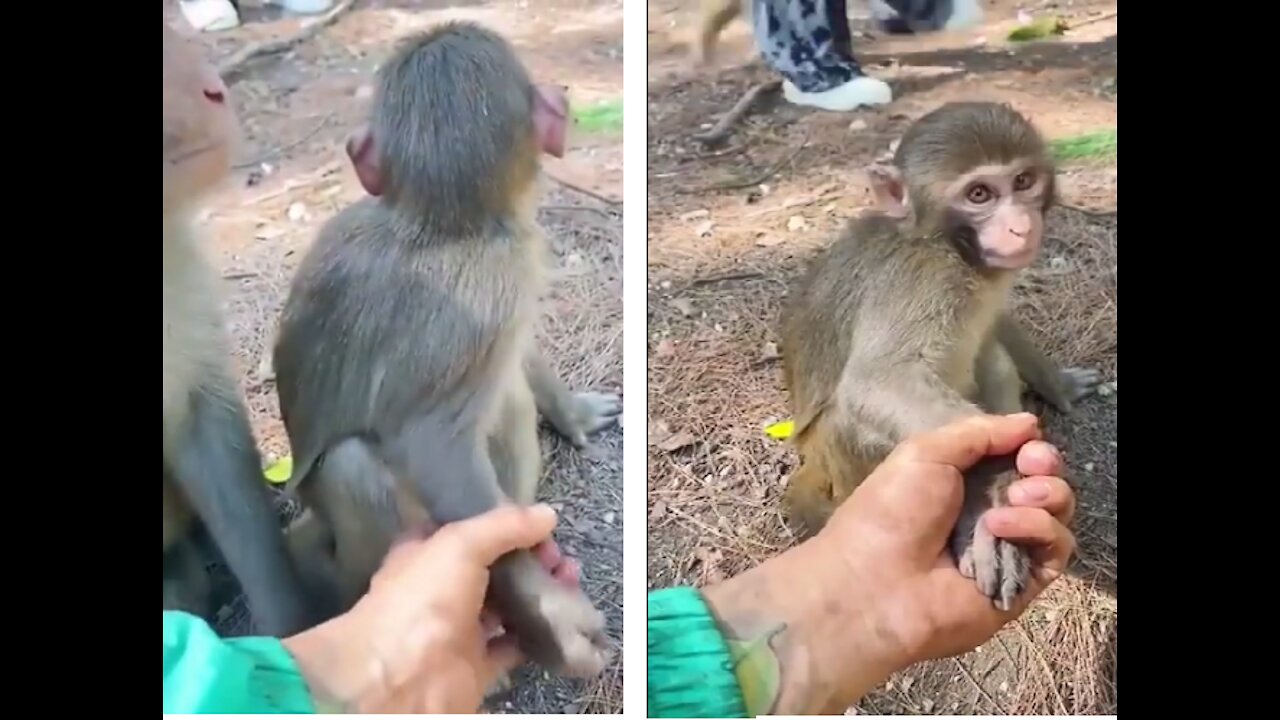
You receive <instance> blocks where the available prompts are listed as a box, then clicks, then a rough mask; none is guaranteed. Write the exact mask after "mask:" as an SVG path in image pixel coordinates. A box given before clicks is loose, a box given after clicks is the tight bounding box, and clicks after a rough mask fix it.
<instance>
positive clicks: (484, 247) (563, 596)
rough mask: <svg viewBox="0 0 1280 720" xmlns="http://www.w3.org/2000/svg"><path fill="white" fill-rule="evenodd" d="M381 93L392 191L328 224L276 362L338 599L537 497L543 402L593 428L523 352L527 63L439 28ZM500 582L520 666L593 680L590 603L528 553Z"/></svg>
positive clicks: (409, 54)
mask: <svg viewBox="0 0 1280 720" xmlns="http://www.w3.org/2000/svg"><path fill="white" fill-rule="evenodd" d="M379 82H380V86H379V90H378V93H377V97H378V107H377V108H376V109H375V111H374V123H373V135H374V141H375V143H376V144H377V147H378V148H379V151H380V154H379V157H380V165H381V166H382V168H383V170H384V172H385V175H384V179H385V182H386V191H385V194H384V195H383V196H382V197H380V198H365V199H363V200H361V201H359V202H357V203H355V204H354V205H351V206H349V207H348V208H346V209H345V210H343V211H342V212H340V213H339V214H338V215H337V216H335V217H334V218H333V219H332V220H330V221H329V222H328V223H326V224H325V226H324V227H323V228H322V229H321V231H320V233H319V235H318V236H317V238H316V240H315V243H314V245H313V246H312V247H311V249H310V250H309V252H308V253H307V255H306V257H305V258H304V259H303V262H302V264H301V266H300V267H299V269H298V272H297V275H296V276H295V278H294V282H293V286H292V288H291V291H290V294H289V298H288V300H287V301H286V305H285V309H284V314H283V317H282V319H281V324H280V332H279V335H278V338H277V342H276V346H275V353H274V367H275V371H276V375H277V382H278V388H279V396H280V408H281V415H282V418H283V420H284V423H285V427H286V429H287V431H288V433H289V439H290V443H291V445H292V448H293V453H294V478H295V481H294V483H295V486H296V487H297V488H298V490H299V492H300V493H301V494H302V496H303V498H304V499H305V500H306V502H307V504H308V505H309V506H311V507H312V509H313V510H314V511H315V514H316V516H317V518H319V519H321V520H322V521H323V522H325V523H326V524H327V525H328V526H329V530H330V531H331V532H332V535H333V543H334V549H333V553H334V559H335V561H336V565H337V572H338V574H339V576H340V578H341V588H340V590H339V591H340V593H341V594H342V596H343V602H344V603H345V604H347V605H349V604H350V603H351V602H353V601H354V599H355V598H357V597H358V596H359V595H360V594H361V593H362V592H363V591H364V590H365V588H366V587H367V584H368V581H369V579H370V577H371V576H372V574H373V572H374V571H375V570H376V569H377V567H378V564H379V563H380V561H381V559H382V557H383V556H384V555H385V553H386V551H387V550H388V549H389V546H390V543H391V541H392V540H393V539H394V537H395V536H396V535H397V534H398V533H399V532H401V531H403V530H405V529H407V528H408V527H409V526H410V525H412V524H414V523H415V522H416V521H417V519H421V518H422V517H424V516H429V518H430V520H431V521H433V522H434V523H437V524H444V523H449V522H453V521H458V520H463V519H466V518H470V517H473V516H475V515H477V514H480V513H483V512H485V511H487V510H490V509H492V508H494V507H496V506H497V505H498V504H500V503H503V502H507V501H515V502H518V503H521V504H529V503H532V502H533V501H534V499H535V496H536V489H537V482H538V479H539V477H540V475H541V457H540V451H539V448H538V442H537V410H538V407H546V408H548V410H549V412H550V413H551V414H550V415H549V417H551V418H552V421H553V424H555V425H556V426H557V428H558V429H560V430H561V431H562V432H565V433H566V435H568V436H570V437H573V436H575V435H576V436H578V437H584V434H583V428H584V427H585V426H587V425H590V426H591V427H592V429H595V426H596V425H598V423H597V422H596V416H595V415H589V416H585V417H580V418H579V417H576V416H574V415H573V410H574V409H575V408H576V407H580V400H579V399H575V398H574V397H573V396H572V395H571V394H569V393H568V391H567V389H566V388H564V386H563V384H561V383H559V380H558V379H557V378H554V375H550V376H549V378H550V379H548V376H547V375H546V374H545V373H544V370H545V368H546V365H545V361H544V360H542V359H541V357H540V356H538V355H537V351H536V350H535V349H534V347H533V344H532V342H533V328H534V324H535V321H536V320H537V309H538V300H539V299H540V297H541V295H542V293H543V290H544V272H545V268H544V266H545V264H546V261H547V251H546V248H545V245H544V240H543V237H542V233H541V230H540V229H539V228H538V226H537V225H536V223H535V222H534V219H533V208H534V200H535V195H534V192H535V190H536V185H535V183H534V180H535V177H536V171H537V164H536V163H537V148H536V145H535V143H534V142H533V136H532V133H533V126H532V124H531V122H530V121H529V118H530V110H531V107H532V86H531V85H530V84H529V80H528V77H527V75H526V74H525V73H524V70H523V68H522V67H520V65H519V61H518V60H517V59H516V58H515V56H514V54H513V53H512V52H511V50H510V47H509V46H508V45H507V44H506V42H505V41H504V40H502V39H501V38H500V37H498V36H497V35H494V34H493V33H491V32H489V31H487V30H484V29H482V28H480V27H478V26H475V25H473V24H470V23H450V24H446V25H443V26H441V27H439V28H437V29H435V30H433V31H431V32H429V33H427V34H425V35H423V36H420V37H416V38H413V39H411V40H410V41H408V42H407V43H406V44H405V45H403V46H402V47H401V48H400V49H399V50H398V51H397V54H396V56H395V57H394V58H393V59H392V60H391V61H389V62H388V64H387V66H386V67H385V68H384V70H383V72H382V73H381V74H380V77H379ZM519 98H525V100H519ZM526 368H529V369H528V370H526ZM551 381H554V382H551ZM557 412H558V414H557ZM615 414H616V413H615ZM557 418H559V419H560V420H561V421H562V422H557ZM575 420H576V422H577V424H576V425H575V424H574V422H575ZM491 577H492V591H493V592H492V596H493V600H494V602H495V604H496V605H497V606H498V609H499V610H500V612H501V613H502V614H503V616H504V617H505V618H506V619H507V620H508V622H510V623H511V624H512V626H513V627H514V628H515V629H516V632H517V635H518V636H519V638H520V640H521V643H522V647H523V648H524V650H525V652H526V654H527V655H528V656H530V657H531V658H533V659H534V660H536V661H538V662H541V663H543V664H545V665H547V666H548V667H551V668H554V669H557V670H561V671H563V672H565V673H568V674H593V673H595V672H598V671H599V670H600V669H602V668H603V664H604V662H605V659H606V658H607V652H606V650H605V647H604V643H605V639H604V636H603V616H601V615H600V614H599V613H598V611H596V610H595V609H594V608H592V607H591V605H590V603H589V602H588V601H587V600H586V598H585V597H584V596H582V595H581V594H576V593H572V592H570V591H567V590H566V589H564V588H562V587H561V586H559V585H558V584H557V583H556V582H555V581H554V580H553V579H552V578H551V576H550V574H549V573H547V572H546V570H544V569H543V568H541V566H539V565H538V563H537V561H536V559H535V558H534V557H533V555H532V554H531V553H529V552H527V551H519V552H515V553H512V554H510V555H508V556H507V557H505V558H503V559H502V560H500V561H499V563H498V564H497V565H496V566H495V567H494V569H493V574H492V576H491Z"/></svg>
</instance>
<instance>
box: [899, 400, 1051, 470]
mask: <svg viewBox="0 0 1280 720" xmlns="http://www.w3.org/2000/svg"><path fill="white" fill-rule="evenodd" d="M1039 439H1040V419H1039V418H1037V417H1036V416H1035V415H1033V414H1031V413H1018V414H1016V415H975V416H972V417H967V418H963V419H961V420H957V421H955V422H952V423H949V424H947V425H944V426H942V427H940V428H938V429H936V430H932V431H930V432H925V433H920V434H918V435H914V436H912V437H910V438H908V439H907V440H906V441H904V442H903V443H902V444H901V445H899V446H898V447H897V448H895V450H894V452H893V453H891V455H894V454H896V455H899V456H901V457H902V458H904V459H906V460H910V461H914V462H923V463H929V464H935V465H950V466H952V467H954V468H956V469H958V470H961V471H964V470H967V469H968V468H970V467H972V466H973V465H974V464H975V463H977V462H978V461H979V460H981V459H983V458H984V457H988V456H998V455H1008V454H1010V453H1012V452H1014V451H1015V450H1017V449H1018V448H1019V447H1021V446H1022V445H1024V444H1026V443H1027V442H1030V441H1032V440H1039Z"/></svg>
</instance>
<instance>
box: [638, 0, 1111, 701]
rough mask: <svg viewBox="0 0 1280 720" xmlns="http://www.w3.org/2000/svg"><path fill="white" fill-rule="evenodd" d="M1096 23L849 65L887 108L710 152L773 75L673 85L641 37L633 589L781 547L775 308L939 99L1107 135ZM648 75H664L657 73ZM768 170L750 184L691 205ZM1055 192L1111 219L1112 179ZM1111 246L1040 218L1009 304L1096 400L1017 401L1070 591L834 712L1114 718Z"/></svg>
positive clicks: (798, 112)
mask: <svg viewBox="0 0 1280 720" xmlns="http://www.w3.org/2000/svg"><path fill="white" fill-rule="evenodd" d="M1096 4H1097V3H1092V4H1091V5H1096ZM665 5H667V6H672V5H674V3H665ZM1077 5H1079V4H1077ZM1077 9H1079V8H1077ZM676 12H678V11H675V10H672V11H669V13H668V14H667V15H665V16H663V15H662V13H663V10H660V9H654V7H653V6H652V5H651V10H650V15H651V23H650V27H651V28H652V27H658V28H663V27H667V26H668V24H669V23H668V22H667V21H666V20H667V17H676V16H677V15H676ZM1082 12H1083V11H1082ZM1010 13H1012V10H1010ZM655 14H658V15H659V17H657V18H655V17H653V16H654V15H655ZM1102 25H1103V24H1102V23H1099V24H1097V25H1091V26H1090V27H1089V30H1090V32H1092V33H1094V34H1093V35H1092V36H1091V37H1087V38H1084V37H1068V38H1066V39H1064V40H1063V41H1061V42H1058V43H1050V44H1044V45H1037V46H1036V47H1026V48H1016V49H1012V50H1011V51H1009V52H1004V51H1000V52H991V51H990V48H983V47H972V48H969V49H966V48H963V47H944V48H938V47H936V45H941V44H943V43H942V42H940V41H931V42H934V45H935V47H930V48H929V49H927V50H922V51H918V52H917V51H914V50H913V49H912V48H911V47H910V43H909V42H902V41H897V40H895V41H893V45H892V50H886V49H885V47H884V45H883V44H882V43H881V42H879V41H874V42H870V43H863V44H862V45H860V47H861V48H863V49H862V53H863V57H864V58H865V59H866V64H867V65H868V66H869V67H873V68H875V70H874V72H876V73H877V74H881V75H884V76H891V77H892V78H894V82H895V85H896V87H895V92H896V94H897V95H898V96H899V97H898V99H897V100H895V102H894V103H893V104H891V105H890V106H888V107H885V108H877V109H871V110H861V111H858V112H856V113H822V112H813V111H809V110H805V109H801V108H796V107H794V106H788V105H787V104H785V103H780V104H776V105H774V106H772V107H768V106H766V107H762V108H761V109H760V110H759V111H757V112H756V113H755V114H753V115H752V116H750V117H748V118H747V119H746V120H744V121H743V122H742V123H741V124H740V125H739V126H738V127H737V129H736V131H735V133H734V135H733V137H732V138H731V139H730V141H729V143H728V144H727V145H726V146H725V147H721V148H716V149H714V150H708V149H705V148H702V147H699V146H698V145H697V144H696V143H695V142H693V141H692V140H691V137H690V136H691V135H692V134H693V133H695V132H697V131H698V130H700V129H705V128H706V127H708V126H709V125H710V124H711V123H712V122H714V120H715V119H716V117H717V114H718V113H721V112H724V111H725V110H727V109H728V108H729V107H730V106H732V105H733V103H734V102H735V101H736V100H737V98H738V97H739V96H740V95H741V93H742V92H743V91H744V90H745V89H746V88H748V87H750V86H751V85H753V84H755V83H758V82H760V81H763V80H766V79H768V78H769V77H770V75H769V73H768V72H767V71H765V70H764V69H762V68H761V67H760V66H759V65H758V64H751V65H747V66H744V67H737V68H732V69H727V70H722V71H720V72H718V73H709V74H707V75H706V76H700V77H693V76H688V75H687V74H686V75H682V74H681V72H680V70H679V65H680V60H679V58H680V57H681V55H680V54H679V53H681V52H682V51H683V48H681V47H680V46H679V45H678V44H676V43H674V42H669V41H668V40H667V39H666V38H663V37H659V38H658V39H656V40H655V39H654V37H655V34H651V40H650V43H651V47H650V63H651V73H650V93H649V138H650V148H649V167H648V172H649V189H650V197H649V208H648V212H649V238H650V239H649V308H648V309H649V328H648V332H649V337H648V349H649V364H648V383H649V385H648V394H649V401H648V402H649V409H650V410H649V412H650V417H649V442H650V447H649V449H648V460H649V477H648V485H649V487H648V494H649V503H648V505H649V506H648V514H649V546H648V584H649V586H650V587H660V586H668V585H672V584H676V583H692V584H706V583H709V582H714V581H716V580H718V579H720V578H723V577H726V576H730V575H733V574H735V573H738V572H740V571H742V570H744V569H745V568H747V567H750V566H752V565H754V564H756V563H758V562H760V561H761V560H764V559H765V558H768V557H771V556H773V555H775V554H777V553H778V552H779V551H781V550H783V549H785V548H787V547H789V546H790V545H791V544H792V543H793V542H794V538H793V537H792V535H791V533H790V532H789V531H788V529H787V527H786V525H785V523H784V522H783V519H782V517H781V515H780V512H779V498H780V495H781V491H782V489H783V487H784V486H785V483H786V481H787V478H788V476H789V475H790V473H791V472H792V471H793V470H794V468H795V465H796V460H797V459H796V456H795V453H794V452H793V451H792V449H791V448H790V447H789V446H788V445H786V444H785V443H780V442H777V441H774V440H772V439H770V438H768V437H767V436H766V435H765V434H764V432H763V429H764V427H766V426H767V425H768V424H769V423H771V422H773V421H776V420H780V419H783V418H785V417H787V416H788V410H787V406H786V396H785V390H784V388H783V385H782V378H781V371H780V367H779V362H778V360H777V353H778V351H779V348H778V346H777V343H778V337H777V334H776V323H777V318H778V311H779V308H780V306H781V304H782V302H783V301H784V300H785V297H786V294H787V290H788V286H789V283H790V281H791V280H792V279H793V278H794V277H795V276H796V275H798V274H799V273H800V272H801V271H802V270H803V268H804V266H805V264H806V262H807V261H808V260H809V259H810V258H811V257H812V256H813V254H814V253H815V252H816V251H817V250H818V249H819V248H820V247H822V246H824V245H825V244H826V243H827V242H828V241H829V238H830V236H831V234H832V233H834V232H835V231H837V230H838V229H839V227H840V226H841V225H842V224H843V222H844V218H846V217H849V216H851V215H853V214H855V213H857V212H860V211H861V210H862V209H863V208H864V207H865V206H866V204H867V198H866V197H865V195H864V192H865V190H866V188H865V183H864V180H863V177H862V175H861V173H860V169H861V168H862V167H863V166H864V165H865V164H866V163H867V162H869V161H871V160H874V159H877V158H882V157H884V155H885V153H886V152H887V150H888V148H889V145H890V143H891V142H892V141H893V140H894V139H896V138H897V137H899V136H900V135H901V133H902V131H903V130H904V129H905V128H906V127H907V125H909V124H910V122H911V121H912V120H913V119H914V118H915V117H918V116H919V115H921V114H923V113H924V112H926V111H928V110H929V109H931V108H933V107H935V106H936V105H937V104H939V103H941V102H945V101H946V100H949V99H959V98H973V97H980V98H986V99H995V100H1003V101H1007V102H1010V103H1012V104H1013V105H1014V106H1015V107H1017V108H1019V109H1020V110H1023V111H1024V112H1026V113H1028V114H1029V115H1030V116H1031V117H1032V118H1033V119H1034V120H1035V121H1036V122H1037V124H1039V125H1040V126H1041V127H1042V128H1043V129H1044V130H1045V131H1046V133H1047V134H1049V135H1050V136H1052V137H1064V136H1069V135H1074V134H1079V133H1085V132H1092V131H1096V130H1098V129H1100V128H1104V127H1108V126H1114V125H1115V114H1116V109H1115V96H1114V93H1106V92H1102V91H1101V90H1100V86H1101V85H1102V84H1104V83H1105V81H1106V78H1107V77H1108V76H1109V75H1111V74H1113V73H1114V68H1115V38H1114V28H1112V29H1110V30H1108V29H1107V28H1105V27H1102ZM656 34H657V35H661V32H660V31H659V32H658V33H656ZM744 34H745V31H744ZM987 34H988V35H991V36H996V35H997V34H996V33H994V32H989V33H987ZM663 42H668V44H667V45H665V46H664V45H663V44H662V43H663ZM858 42H859V40H855V43H858ZM655 62H658V63H666V64H667V65H668V66H670V67H672V68H674V69H672V70H671V71H670V72H663V73H655V72H654V71H653V69H652V68H653V67H654V63H655ZM780 161H781V162H780ZM775 167H776V168H777V171H776V172H775V173H773V174H772V175H770V176H769V177H767V178H766V179H764V180H763V181H761V182H760V183H759V184H758V185H756V186H754V187H746V188H742V189H729V190H715V189H708V188H711V187H712V186H716V185H721V184H734V183H735V181H742V180H745V179H750V178H757V177H759V176H761V175H762V174H763V173H764V171H766V170H768V169H770V168H775ZM1060 180H1061V186H1062V190H1063V196H1064V199H1065V200H1066V201H1067V202H1069V203H1071V204H1073V205H1076V206H1083V207H1088V208H1094V209H1097V208H1103V209H1107V208H1114V207H1115V205H1116V202H1117V199H1116V182H1117V171H1116V167H1115V166H1114V164H1107V163H1105V162H1103V163H1098V162H1071V163H1069V164H1067V165H1066V166H1064V167H1063V168H1062V171H1061V173H1060ZM1116 236H1117V218H1116V215H1115V214H1114V212H1111V213H1110V214H1099V213H1096V212H1081V211H1079V210H1075V209H1069V208H1063V209H1059V210H1057V211H1055V212H1054V213H1052V215H1051V216H1050V218H1049V224H1048V240H1047V243H1046V247H1045V249H1044V255H1043V257H1042V259H1041V260H1040V261H1039V263H1038V264H1037V266H1036V267H1034V268H1033V269H1032V270H1030V271H1029V272H1028V273H1026V274H1025V276H1024V277H1023V279H1022V280H1021V282H1020V283H1019V284H1018V286H1017V287H1016V289H1015V302H1016V305H1017V314H1018V315H1019V317H1020V318H1021V320H1022V321H1023V322H1024V323H1025V325H1026V326H1027V328H1028V331H1029V333H1031V334H1032V336H1033V337H1034V338H1035V339H1037V340H1038V341H1039V342H1040V343H1041V344H1042V346H1043V347H1044V348H1045V350H1046V351H1047V352H1048V353H1050V354H1051V355H1052V356H1053V357H1054V358H1055V359H1057V360H1058V361H1060V362H1062V363H1064V364H1065V365H1068V366H1072V365H1081V366H1089V367H1096V368H1099V369H1100V370H1102V371H1103V373H1104V376H1105V380H1106V383H1107V384H1106V387H1105V389H1104V394H1103V395H1101V396H1100V397H1096V398H1092V399H1090V400H1088V401H1086V402H1084V403H1082V405H1081V407H1080V408H1079V409H1078V410H1077V412H1076V415H1075V416H1074V417H1072V418H1063V417H1061V416H1059V415H1057V414H1056V413H1054V412H1053V411H1051V410H1045V408H1043V406H1042V404H1041V403H1039V402H1037V401H1035V400H1032V401H1031V403H1032V409H1035V410H1036V411H1039V412H1043V414H1044V416H1045V418H1046V430H1047V433H1048V436H1049V439H1050V440H1052V441H1054V442H1055V443H1057V444H1058V445H1059V447H1061V448H1062V449H1063V450H1064V452H1065V454H1066V457H1067V460H1068V463H1069V466H1070V473H1071V478H1070V479H1071V481H1072V482H1073V484H1074V485H1075V487H1076V489H1077V493H1078V498H1079V512H1078V514H1077V518H1076V526H1075V531H1076V533H1077V536H1078V538H1079V541H1080V551H1079V553H1078V555H1077V559H1076V562H1075V563H1074V565H1073V567H1072V568H1071V574H1070V575H1069V576H1068V577H1065V578H1063V579H1062V580H1061V581H1059V582H1058V583H1056V584H1055V586H1054V587H1053V588H1052V589H1051V591H1049V592H1047V593H1046V594H1045V596H1043V597H1042V598H1041V599H1040V600H1039V601H1038V602H1037V603H1036V604H1035V605H1034V606H1033V607H1032V608H1031V609H1030V610H1029V611H1028V612H1027V613H1026V614H1025V615H1024V616H1023V617H1022V618H1021V619H1020V620H1019V621H1018V622H1016V623H1014V624H1012V625H1011V626H1009V627H1008V628H1006V629H1004V630H1003V631H1002V632H1001V633H1000V634H999V635H998V636H997V637H996V638H995V639H993V640H992V641H991V642H989V643H987V644H986V645H984V646H983V647H981V648H979V649H978V650H977V651H975V652H972V653H969V654H967V655H965V656H962V657H959V658H949V659H946V660H941V661H936V662H931V663H925V664H922V665H919V666H916V667H913V668H910V669H908V670H906V671H904V672H902V673H899V674H898V675H896V676H895V677H894V678H892V679H891V680H890V681H889V682H888V683H886V684H885V685H884V686H882V687H880V688H878V689H877V690H875V691H874V692H872V693H870V694H869V695H868V696H867V697H865V698H863V700H862V701H861V702H860V703H859V704H858V705H857V706H856V707H855V708H853V709H851V711H850V712H856V713H860V714H872V713H874V714H1048V715H1063V714H1108V713H1115V712H1116V707H1117V695H1116V687H1115V677H1116V673H1115V667H1116V625H1117V613H1116V605H1117V600H1116V592H1117V566H1118V560H1117V550H1116V527H1117V522H1118V513H1117V507H1116V485H1117V445H1116V433H1117V415H1118V395H1117V390H1118V387H1117V384H1116V373H1117V353H1118V341H1117V317H1118V316H1117V312H1118V311H1117V283H1118V271H1117V263H1118V255H1117V246H1116V242H1117V237H1116Z"/></svg>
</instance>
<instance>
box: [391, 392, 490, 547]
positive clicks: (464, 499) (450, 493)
mask: <svg viewBox="0 0 1280 720" xmlns="http://www.w3.org/2000/svg"><path fill="white" fill-rule="evenodd" d="M385 451H386V453H387V455H386V457H387V460H388V461H389V462H390V464H391V465H392V466H393V467H394V468H395V469H396V470H397V471H398V474H401V476H402V477H405V478H410V479H411V480H412V482H413V486H414V487H415V488H416V489H417V490H418V493H419V494H420V497H421V499H422V503H423V505H425V506H426V508H427V512H428V513H429V514H430V515H431V519H432V520H433V521H434V522H436V523H439V524H444V523H450V522H456V521H458V520H466V519H468V518H471V517H475V516H476V515H479V514H481V513H484V512H486V511H488V510H492V509H494V508H496V507H497V506H498V504H499V503H500V502H503V501H504V500H505V498H504V496H503V492H502V489H501V487H499V485H498V477H497V473H496V472H495V471H494V467H493V462H492V461H491V460H490V459H489V452H488V448H487V446H486V445H485V440H484V438H483V437H481V435H480V433H479V428H478V427H477V425H476V423H475V422H467V421H466V415H464V414H458V413H451V412H449V411H448V410H446V409H444V408H441V409H438V410H432V411H431V412H429V413H427V414H425V415H422V416H420V417H417V418H414V419H411V420H410V421H409V422H407V423H406V424H405V426H404V429H403V430H402V431H401V432H400V434H399V436H398V437H397V438H395V439H394V440H393V441H392V442H390V443H388V444H387V446H385Z"/></svg>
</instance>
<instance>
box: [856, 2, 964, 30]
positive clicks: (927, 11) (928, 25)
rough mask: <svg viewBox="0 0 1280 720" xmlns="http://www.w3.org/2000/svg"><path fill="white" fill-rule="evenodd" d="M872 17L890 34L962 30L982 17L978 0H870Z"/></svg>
mask: <svg viewBox="0 0 1280 720" xmlns="http://www.w3.org/2000/svg"><path fill="white" fill-rule="evenodd" d="M871 18H872V20H873V21H875V23H876V24H877V25H879V26H880V29H881V30H882V31H883V32H886V33H888V34H890V35H914V34H916V33H929V32H937V31H940V30H962V29H965V28H969V27H973V26H975V25H978V24H979V23H981V22H982V21H983V19H984V13H983V11H982V6H981V5H980V4H979V3H978V0H871Z"/></svg>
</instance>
